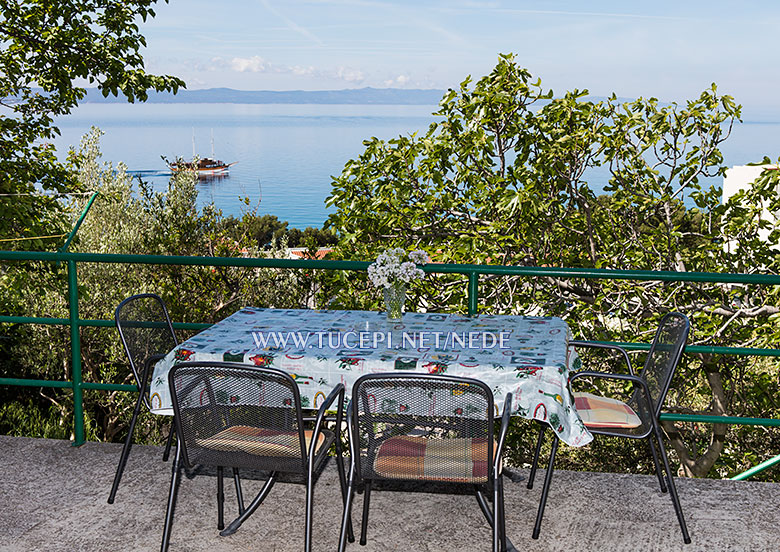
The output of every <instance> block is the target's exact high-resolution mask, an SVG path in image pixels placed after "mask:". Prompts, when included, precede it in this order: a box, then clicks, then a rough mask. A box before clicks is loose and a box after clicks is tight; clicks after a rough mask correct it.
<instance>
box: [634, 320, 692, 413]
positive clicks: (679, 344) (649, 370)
mask: <svg viewBox="0 0 780 552" xmlns="http://www.w3.org/2000/svg"><path fill="white" fill-rule="evenodd" d="M690 327H691V325H690V322H689V321H688V317H686V316H685V315H684V314H680V313H679V312H671V313H669V314H667V315H666V316H664V317H663V318H662V319H661V322H660V324H659V326H658V330H657V331H656V333H655V338H654V339H653V343H652V344H651V345H650V352H649V353H648V354H647V360H645V365H644V367H643V368H642V373H641V374H640V377H641V378H642V379H644V380H645V382H647V387H648V389H649V391H650V402H651V404H652V406H653V415H654V416H655V417H656V418H657V417H658V416H659V415H660V414H661V407H663V402H664V400H665V399H666V394H667V392H668V391H669V386H670V385H671V383H672V377H673V376H674V371H675V370H676V369H677V364H678V363H679V362H680V357H681V356H682V352H683V348H684V347H685V343H686V341H687V340H688V333H689V331H690Z"/></svg>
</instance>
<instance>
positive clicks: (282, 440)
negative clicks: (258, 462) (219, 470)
mask: <svg viewBox="0 0 780 552" xmlns="http://www.w3.org/2000/svg"><path fill="white" fill-rule="evenodd" d="M313 433H314V432H313V431H312V430H309V429H307V430H304V436H305V438H306V449H307V452H308V448H309V445H310V444H311V438H312V434H313ZM324 441H325V435H323V434H322V433H320V434H319V436H318V438H317V450H319V448H320V447H321V446H322V443H323V442H324ZM196 443H197V444H198V445H199V446H201V447H204V448H210V449H214V450H222V451H226V452H239V451H240V452H248V453H249V454H256V455H258V456H286V457H294V458H297V457H300V456H301V451H300V448H301V447H300V441H299V437H298V433H297V432H295V431H287V432H285V431H277V430H274V429H264V428H260V427H252V426H245V425H237V426H232V427H229V428H227V429H223V430H222V431H220V432H219V433H217V434H215V435H213V436H211V437H208V438H206V439H196ZM315 452H316V451H315Z"/></svg>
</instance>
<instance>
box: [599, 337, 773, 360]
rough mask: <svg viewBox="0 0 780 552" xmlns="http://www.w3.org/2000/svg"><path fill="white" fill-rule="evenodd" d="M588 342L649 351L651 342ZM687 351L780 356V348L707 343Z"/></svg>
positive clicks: (686, 348) (712, 353)
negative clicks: (718, 345)
mask: <svg viewBox="0 0 780 552" xmlns="http://www.w3.org/2000/svg"><path fill="white" fill-rule="evenodd" d="M588 343H602V344H604V345H617V346H618V347H622V348H624V349H626V350H629V351H649V350H650V344H649V343H623V342H619V341H588ZM685 352H686V353H689V354H695V353H699V354H708V355H740V356H770V357H780V349H751V348H748V347H714V346H705V345H686V346H685Z"/></svg>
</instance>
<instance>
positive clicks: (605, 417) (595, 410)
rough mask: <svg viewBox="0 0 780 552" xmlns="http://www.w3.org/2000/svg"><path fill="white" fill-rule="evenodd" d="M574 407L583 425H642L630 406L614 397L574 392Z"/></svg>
mask: <svg viewBox="0 0 780 552" xmlns="http://www.w3.org/2000/svg"><path fill="white" fill-rule="evenodd" d="M574 407H575V408H576V409H577V414H579V415H580V418H582V422H583V423H584V424H585V427H592V428H599V427H604V428H606V427H616V428H624V429H629V428H632V427H639V426H640V425H642V420H640V419H639V416H637V415H636V412H634V410H633V409H632V408H631V407H630V406H628V405H627V404H626V403H624V402H621V401H618V400H615V399H610V398H607V397H599V396H598V395H593V394H591V393H574Z"/></svg>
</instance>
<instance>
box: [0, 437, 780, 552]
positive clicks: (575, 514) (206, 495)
mask: <svg viewBox="0 0 780 552" xmlns="http://www.w3.org/2000/svg"><path fill="white" fill-rule="evenodd" d="M120 448H121V445H118V444H99V443H87V444H85V445H84V446H82V447H79V448H74V447H71V446H70V444H69V443H68V442H67V441H54V440H45V439H30V438H23V437H7V436H0V474H2V475H0V551H14V552H16V551H20V552H21V551H37V550H45V551H52V552H55V551H59V550H62V551H73V550H89V551H91V550H95V551H121V550H135V551H137V550H142V551H146V550H158V549H159V546H160V537H161V534H162V526H163V516H164V515H165V505H166V498H167V493H168V487H169V481H170V463H168V464H164V463H163V462H162V461H161V456H162V449H161V448H160V447H148V446H135V447H133V450H132V453H131V455H130V459H129V462H128V466H127V469H126V471H125V475H124V478H123V481H122V485H121V486H120V488H119V493H118V495H117V499H116V503H115V504H113V505H108V504H106V498H107V496H108V492H109V490H110V487H111V481H112V478H113V475H114V470H115V468H116V463H117V460H118V458H119V453H120ZM334 466H335V464H334V463H333V462H331V463H330V465H329V466H328V467H327V469H326V471H325V473H324V474H323V476H322V478H321V479H320V481H319V483H318V484H317V486H316V487H315V519H314V550H316V551H334V550H336V548H337V540H338V531H339V523H340V517H341V504H340V498H339V489H338V478H337V476H336V470H335V467H334ZM521 473H523V474H525V475H527V472H525V471H523V472H521ZM543 475H544V473H543V472H541V473H540V476H541V477H543ZM541 477H540V478H539V480H538V482H537V485H536V486H535V488H534V489H533V490H530V491H529V490H528V489H526V487H525V483H524V482H522V483H514V482H512V481H509V480H507V481H506V484H505V493H506V515H507V533H508V536H509V538H510V539H511V541H512V543H513V544H514V546H515V547H516V548H517V549H518V550H522V551H526V550H528V551H559V550H560V551H567V552H574V551H580V550H582V551H609V550H616V551H685V552H698V551H707V552H718V551H727V550H734V551H748V550H749V551H764V550H765V551H773V552H775V551H777V550H779V549H780V528H778V517H777V516H778V506H780V485H777V484H768V483H755V482H736V481H713V480H686V479H679V480H678V489H679V493H680V497H681V501H682V505H683V508H684V511H685V515H686V518H687V521H688V527H689V530H690V532H691V536H692V538H693V543H692V544H690V545H684V544H683V542H682V537H681V534H680V530H679V526H678V525H677V520H676V518H675V515H674V511H673V509H672V504H671V501H670V500H669V498H668V496H667V495H662V494H661V493H660V491H659V490H658V485H657V481H656V479H655V478H654V477H648V476H635V475H624V474H602V473H584V472H567V471H556V473H555V476H554V478H553V486H552V489H551V491H550V498H549V501H548V504H547V511H546V513H545V519H544V522H543V525H542V534H541V537H540V538H539V540H537V541H534V540H532V539H531V529H532V527H533V521H534V518H535V515H536V507H537V504H538V500H539V496H540V493H541ZM215 481H216V480H215V478H214V477H213V476H209V475H201V476H198V477H195V478H194V479H192V480H190V479H186V478H184V479H182V484H181V487H180V491H179V498H178V504H177V509H176V518H175V522H174V526H173V535H172V540H171V547H170V550H171V552H177V551H204V552H216V551H223V550H224V551H239V550H241V551H243V550H260V551H262V552H283V551H288V550H289V551H293V550H294V551H300V550H302V549H303V508H304V495H305V490H304V487H303V486H302V485H297V484H284V483H279V484H277V485H276V486H275V487H274V489H273V491H272V492H271V495H270V496H269V497H268V499H267V500H266V502H265V503H264V504H263V505H261V506H260V508H259V509H258V511H257V512H256V513H255V515H254V516H253V517H252V518H250V519H249V520H248V521H247V522H246V523H245V524H244V525H243V527H241V529H239V531H238V532H237V533H236V534H234V535H232V536H230V537H220V536H219V535H218V531H217V529H216V505H215V496H216V482H215ZM231 483H232V482H231V481H230V480H226V491H225V495H226V496H225V506H226V518H227V520H228V521H229V520H230V519H232V517H233V516H235V515H236V507H235V498H234V496H235V495H234V492H233V487H232V484H231ZM259 485H260V482H259V481H251V480H249V481H245V482H244V495H245V500H247V501H248V500H250V499H251V498H252V496H253V495H252V496H250V495H251V494H252V493H253V492H256V491H257V489H259ZM371 502H372V507H371V519H370V521H369V534H368V544H367V546H365V547H361V546H359V545H358V544H357V543H352V544H349V545H348V546H347V550H351V551H353V552H359V551H364V552H386V551H395V550H404V551H461V550H463V551H480V550H484V551H489V550H490V549H491V547H490V530H489V528H488V526H487V523H486V522H485V520H484V518H483V517H482V514H481V513H480V511H479V508H478V506H477V504H476V500H474V498H473V497H471V496H466V495H463V496H457V495H447V494H430V493H398V492H380V491H376V492H374V493H373V494H372V501H371ZM361 505H362V495H357V496H356V499H355V509H356V510H355V512H353V520H354V521H355V522H356V525H359V512H360V508H361Z"/></svg>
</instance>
